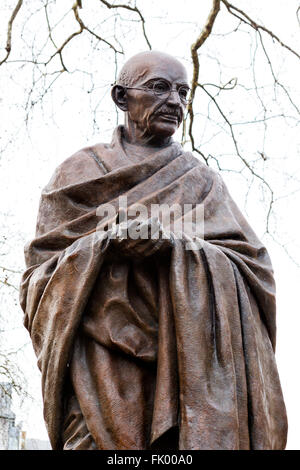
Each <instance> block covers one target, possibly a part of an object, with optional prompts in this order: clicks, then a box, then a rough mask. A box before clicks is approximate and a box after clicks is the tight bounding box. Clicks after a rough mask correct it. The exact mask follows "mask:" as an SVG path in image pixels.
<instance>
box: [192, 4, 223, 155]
mask: <svg viewBox="0 0 300 470" xmlns="http://www.w3.org/2000/svg"><path fill="white" fill-rule="evenodd" d="M219 10H220V0H213V5H212V8H211V10H210V12H209V15H208V18H207V20H206V23H205V25H204V27H203V29H202V31H201V33H200V35H199V36H198V38H197V40H196V41H195V42H194V44H192V47H191V55H192V61H193V78H192V85H191V92H190V102H189V105H188V108H187V112H188V115H189V118H190V123H189V131H188V132H189V137H190V140H191V144H192V149H193V150H194V151H196V152H197V153H199V154H200V155H201V156H202V158H204V160H205V161H206V163H207V160H206V158H205V156H204V154H203V153H202V152H200V150H199V149H197V148H196V147H195V141H194V136H193V122H194V110H193V99H194V97H195V93H196V89H197V84H198V79H199V57H198V49H199V48H200V47H201V46H202V44H204V42H205V41H206V39H207V38H208V36H209V35H210V33H211V31H212V28H213V25H214V22H215V19H216V17H217V14H218V13H219ZM183 129H184V130H183V132H185V122H184V127H183Z"/></svg>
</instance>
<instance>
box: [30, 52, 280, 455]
mask: <svg viewBox="0 0 300 470" xmlns="http://www.w3.org/2000/svg"><path fill="white" fill-rule="evenodd" d="M187 87H188V82H187V74H186V71H185V69H184V67H183V66H182V65H181V63H180V62H178V61H177V60H176V59H174V58H173V57H171V56H169V55H167V54H163V53H159V52H147V53H141V54H138V55H137V56H134V57H133V58H131V59H130V60H129V61H128V62H127V63H126V64H125V66H124V67H123V69H122V71H121V73H120V76H119V79H118V81H117V84H116V85H115V86H114V87H113V89H112V96H113V99H114V101H115V103H116V104H117V106H119V108H120V109H122V110H123V111H124V113H125V124H124V126H119V127H118V128H117V129H116V130H115V131H114V134H113V138H112V142H111V143H110V144H97V145H95V146H92V147H88V148H85V149H83V150H80V151H79V152H77V153H76V154H75V155H73V156H72V157H70V158H69V159H67V160H65V161H64V162H63V163H62V164H61V165H60V166H59V167H58V168H57V170H56V171H55V174H54V175H53V177H52V178H51V180H50V182H49V184H48V185H47V186H46V188H45V189H44V190H43V193H42V197H41V203H40V209H39V215H38V222H37V230H36V237H35V239H34V240H33V241H31V242H30V243H28V244H27V245H26V248H25V256H26V264H27V270H26V272H25V273H24V275H23V279H22V284H21V305H22V308H23V310H24V312H25V326H26V328H27V329H28V331H29V333H30V336H31V339H32V343H33V347H34V350H35V352H36V355H37V358H38V366H39V368H40V370H41V372H42V390H43V401H44V416H45V421H46V424H47V428H48V432H49V437H50V440H51V444H52V447H53V449H110V450H116V449H187V450H190V449H283V448H284V447H285V443H286V433H287V423H286V412H285V406H284V401H283V397H282V392H281V387H280V381H279V378H278V373H277V368H276V363H275V356H274V348H275V335H276V327H275V284H274V279H273V270H272V266H271V263H270V259H269V256H268V253H267V251H266V249H265V247H264V246H263V245H262V243H261V242H260V241H259V240H258V238H257V237H256V235H255V233H254V232H253V230H252V229H251V228H250V226H249V224H248V223H247V221H246V220H245V218H244V217H243V215H242V214H241V212H240V210H239V209H238V207H237V206H236V204H235V203H234V201H233V200H232V198H231V197H230V194H229V193H228V190H227V188H226V186H225V184H224V182H223V181H222V178H221V177H220V175H219V174H218V173H217V172H215V171H214V170H212V169H211V168H209V167H207V166H206V165H204V164H203V163H202V162H200V161H199V160H198V159H197V158H195V157H194V156H193V154H192V153H190V152H185V151H184V150H183V149H182V147H181V145H180V144H179V143H176V142H174V141H173V140H172V135H173V134H174V132H175V131H176V130H177V128H178V127H179V125H180V123H181V121H182V118H183V112H184V109H185V106H186V94H187ZM119 196H123V197H124V196H126V197H127V201H128V207H130V206H132V205H134V204H136V203H142V204H143V205H144V206H146V207H147V208H150V206H151V204H160V205H161V204H168V205H169V206H170V205H172V204H175V203H176V204H179V205H180V206H184V204H192V205H193V207H195V206H196V205H197V204H203V205H204V234H202V232H201V230H202V227H201V230H200V227H199V237H200V236H201V237H202V245H201V249H197V247H195V248H194V249H189V250H187V249H186V242H187V240H189V235H188V234H185V233H184V234H183V237H182V238H181V239H180V238H177V239H176V238H174V237H173V238H170V239H165V238H163V235H162V230H160V231H159V236H158V238H155V239H151V238H150V239H136V240H132V239H130V238H129V239H127V240H126V239H122V237H117V238H115V239H113V238H112V237H110V236H109V234H110V233H111V232H110V230H108V231H107V233H106V235H107V236H104V235H103V234H102V235H101V236H100V235H99V228H100V229H101V227H102V225H103V227H102V228H103V229H105V228H106V226H105V224H104V222H103V224H102V225H101V223H102V222H101V219H99V208H100V209H101V207H103V206H104V205H105V204H108V203H110V204H111V205H112V206H113V207H116V209H118V198H119ZM115 222H116V226H117V225H118V223H119V218H117V219H116V221H115ZM152 223H153V222H152V220H149V219H146V220H145V224H146V225H147V226H149V227H151V224H152ZM162 228H163V227H162ZM96 229H98V230H96ZM196 230H197V227H196ZM100 233H101V232H100Z"/></svg>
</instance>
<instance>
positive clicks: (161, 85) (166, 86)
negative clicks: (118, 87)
mask: <svg viewBox="0 0 300 470" xmlns="http://www.w3.org/2000/svg"><path fill="white" fill-rule="evenodd" d="M124 88H126V89H127V90H142V91H146V92H150V93H154V94H155V96H157V97H158V98H159V99H161V100H166V99H168V98H169V96H170V94H171V93H172V92H176V93H178V96H179V98H180V101H181V102H182V103H183V104H184V105H186V104H188V102H189V100H188V94H189V91H190V89H189V87H187V86H186V85H181V86H179V87H178V88H177V89H176V90H173V89H172V85H171V83H169V82H167V81H165V80H157V81H156V82H153V83H152V84H151V85H150V86H145V87H140V88H138V87H129V86H125V87H124Z"/></svg>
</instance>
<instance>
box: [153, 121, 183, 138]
mask: <svg viewBox="0 0 300 470" xmlns="http://www.w3.org/2000/svg"><path fill="white" fill-rule="evenodd" d="M178 127H179V126H178V123H173V122H157V123H155V124H153V125H152V126H151V129H150V132H151V134H152V135H154V136H155V137H162V138H166V137H171V136H172V135H173V134H175V132H176V131H177V129H178Z"/></svg>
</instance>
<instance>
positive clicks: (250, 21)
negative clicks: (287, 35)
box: [221, 0, 300, 59]
mask: <svg viewBox="0 0 300 470" xmlns="http://www.w3.org/2000/svg"><path fill="white" fill-rule="evenodd" d="M221 1H222V3H223V4H224V5H225V6H226V8H227V10H228V11H229V13H230V14H231V15H233V16H235V17H236V18H238V19H239V20H240V21H242V22H243V23H245V24H247V25H248V26H251V27H252V28H253V29H255V30H256V31H259V30H261V31H264V32H265V33H267V34H268V35H269V36H271V38H273V39H274V40H275V41H277V42H278V43H279V44H280V45H281V46H282V47H284V48H285V49H287V50H288V51H290V52H291V53H292V54H294V55H295V56H296V57H298V59H300V55H299V54H298V53H297V52H296V51H294V49H292V48H291V47H289V46H287V45H286V44H285V43H284V42H282V41H281V39H279V37H278V36H276V34H274V33H273V32H272V31H270V30H269V29H268V28H266V27H265V26H263V25H260V24H258V23H256V21H254V20H253V19H252V18H250V16H248V15H247V14H246V13H245V12H244V11H243V10H240V9H239V8H237V7H235V6H234V5H232V4H231V3H229V2H228V1H227V0H221ZM235 12H237V13H239V14H240V15H242V16H240V15H238V14H236V13H235ZM297 12H298V10H297Z"/></svg>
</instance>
